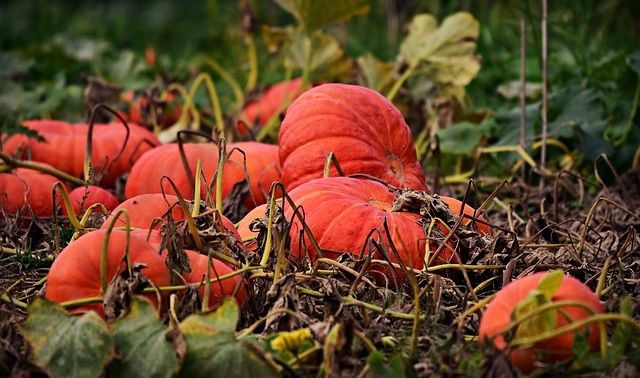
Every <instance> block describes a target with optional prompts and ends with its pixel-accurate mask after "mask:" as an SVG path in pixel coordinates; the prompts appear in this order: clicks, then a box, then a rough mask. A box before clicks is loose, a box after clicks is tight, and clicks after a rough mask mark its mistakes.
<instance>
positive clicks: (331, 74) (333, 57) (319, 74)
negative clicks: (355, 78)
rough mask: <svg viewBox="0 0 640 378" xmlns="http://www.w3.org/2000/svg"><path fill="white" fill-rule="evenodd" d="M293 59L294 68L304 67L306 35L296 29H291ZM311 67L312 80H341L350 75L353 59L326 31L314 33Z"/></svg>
mask: <svg viewBox="0 0 640 378" xmlns="http://www.w3.org/2000/svg"><path fill="white" fill-rule="evenodd" d="M290 37H291V46H290V48H291V50H290V53H291V59H292V63H293V65H294V68H299V69H301V68H302V67H304V51H305V43H306V42H305V40H306V38H307V37H306V36H305V35H304V34H302V33H300V32H296V30H293V29H292V30H291V34H290ZM311 46H312V47H311V48H312V50H311V67H310V77H311V81H312V82H317V81H325V80H326V81H341V80H345V79H346V78H348V77H349V75H350V73H351V67H352V65H353V61H352V60H351V59H350V58H349V57H347V56H346V55H345V53H344V50H343V49H342V47H340V44H339V43H338V41H337V40H336V39H335V38H333V37H332V36H330V35H328V34H324V33H320V32H317V33H314V35H313V37H312V38H311Z"/></svg>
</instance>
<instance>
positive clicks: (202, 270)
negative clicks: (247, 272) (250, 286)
mask: <svg viewBox="0 0 640 378" xmlns="http://www.w3.org/2000/svg"><path fill="white" fill-rule="evenodd" d="M185 252H186V254H187V257H188V258H189V266H190V267H191V272H189V273H185V274H184V279H185V280H186V281H187V282H189V283H200V282H203V284H202V285H201V286H200V287H199V288H198V293H199V294H200V298H204V292H205V285H204V280H205V278H206V271H207V266H208V261H207V260H208V257H207V256H205V255H201V254H199V253H197V252H194V251H189V250H186V251H185ZM212 265H213V267H212V268H211V269H210V270H209V276H210V277H211V278H212V279H213V278H216V276H218V277H220V276H223V275H225V274H229V273H231V272H233V270H234V269H233V268H231V267H229V266H228V265H227V264H225V263H224V262H222V261H220V260H217V259H212ZM236 286H239V287H238V291H237V292H236V295H235V299H236V301H237V302H238V304H239V305H242V304H243V303H244V302H245V301H246V300H247V291H246V289H245V282H244V280H243V279H242V276H241V275H236V276H233V277H231V278H227V279H225V280H222V281H219V282H212V283H211V286H210V290H211V291H210V293H209V304H208V305H209V307H216V306H217V305H218V304H220V303H221V302H222V300H223V299H224V298H225V297H230V296H233V292H234V290H235V288H236Z"/></svg>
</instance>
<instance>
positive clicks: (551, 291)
mask: <svg viewBox="0 0 640 378" xmlns="http://www.w3.org/2000/svg"><path fill="white" fill-rule="evenodd" d="M563 279H564V272H563V271H562V270H559V269H558V270H554V271H552V272H549V273H547V274H545V276H544V277H542V280H540V283H539V284H538V290H540V291H541V292H542V293H543V294H544V295H545V296H546V297H547V299H549V300H551V298H552V297H553V296H554V295H555V294H556V292H557V291H558V290H559V289H560V286H561V285H562V280H563Z"/></svg>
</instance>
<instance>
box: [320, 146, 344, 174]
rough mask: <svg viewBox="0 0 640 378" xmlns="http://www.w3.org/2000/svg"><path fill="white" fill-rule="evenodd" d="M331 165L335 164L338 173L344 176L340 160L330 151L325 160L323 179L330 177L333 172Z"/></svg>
mask: <svg viewBox="0 0 640 378" xmlns="http://www.w3.org/2000/svg"><path fill="white" fill-rule="evenodd" d="M331 163H333V165H334V166H335V167H336V171H338V174H339V175H340V176H344V171H342V167H340V163H339V162H338V158H337V157H336V155H335V154H334V153H333V151H330V152H329V153H328V154H327V158H326V159H325V160H324V169H323V170H322V177H329V174H330V172H331Z"/></svg>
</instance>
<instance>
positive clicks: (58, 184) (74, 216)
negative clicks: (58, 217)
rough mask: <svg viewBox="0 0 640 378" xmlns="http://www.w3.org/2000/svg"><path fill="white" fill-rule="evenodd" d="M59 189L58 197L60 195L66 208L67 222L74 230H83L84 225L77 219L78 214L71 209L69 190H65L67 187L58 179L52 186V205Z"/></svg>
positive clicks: (54, 204)
mask: <svg viewBox="0 0 640 378" xmlns="http://www.w3.org/2000/svg"><path fill="white" fill-rule="evenodd" d="M58 191H60V197H62V203H63V204H64V208H65V210H67V216H68V217H69V222H71V225H72V226H73V228H74V229H75V231H76V232H79V231H82V230H84V226H83V224H82V223H81V222H79V221H78V215H77V214H76V211H75V210H74V209H73V205H72V204H71V198H69V192H67V188H65V187H64V185H62V182H60V181H58V182H56V183H55V184H53V187H52V196H53V202H52V203H53V206H56V204H57V201H56V193H57V192H58Z"/></svg>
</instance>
